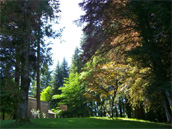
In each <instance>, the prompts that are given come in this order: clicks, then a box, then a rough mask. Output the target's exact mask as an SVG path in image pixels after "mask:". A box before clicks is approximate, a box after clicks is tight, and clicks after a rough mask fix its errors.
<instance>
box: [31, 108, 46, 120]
mask: <svg viewBox="0 0 172 129" xmlns="http://www.w3.org/2000/svg"><path fill="white" fill-rule="evenodd" d="M31 113H32V116H33V118H35V119H36V118H38V119H39V118H46V114H45V113H43V112H40V110H35V109H32V110H31Z"/></svg>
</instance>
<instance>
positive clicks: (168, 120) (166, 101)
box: [161, 93, 172, 122]
mask: <svg viewBox="0 0 172 129" xmlns="http://www.w3.org/2000/svg"><path fill="white" fill-rule="evenodd" d="M161 96H162V100H163V103H164V109H165V114H166V118H167V122H171V121H172V119H171V110H170V107H169V104H168V100H167V98H166V96H165V94H164V93H161Z"/></svg>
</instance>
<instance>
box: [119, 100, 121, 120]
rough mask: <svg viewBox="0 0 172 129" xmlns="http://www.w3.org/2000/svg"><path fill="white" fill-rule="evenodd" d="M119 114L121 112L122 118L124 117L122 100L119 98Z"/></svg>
mask: <svg viewBox="0 0 172 129" xmlns="http://www.w3.org/2000/svg"><path fill="white" fill-rule="evenodd" d="M119 112H120V117H122V102H121V98H119Z"/></svg>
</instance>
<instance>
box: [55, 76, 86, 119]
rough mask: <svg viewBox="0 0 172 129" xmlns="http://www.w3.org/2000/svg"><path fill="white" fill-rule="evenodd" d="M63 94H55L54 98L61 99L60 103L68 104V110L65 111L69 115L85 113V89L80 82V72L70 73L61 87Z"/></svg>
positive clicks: (82, 114)
mask: <svg viewBox="0 0 172 129" xmlns="http://www.w3.org/2000/svg"><path fill="white" fill-rule="evenodd" d="M59 89H60V90H61V92H62V93H61V95H54V96H53V98H54V99H60V102H59V105H67V106H68V111H67V113H65V114H66V115H67V116H69V117H74V116H84V115H85V112H86V111H85V107H86V105H85V104H86V103H85V101H86V100H85V98H84V96H83V92H84V89H83V87H82V85H81V84H80V82H79V74H78V73H70V74H69V78H66V79H65V83H64V85H63V87H60V88H59Z"/></svg>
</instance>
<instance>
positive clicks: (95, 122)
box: [0, 117, 172, 129]
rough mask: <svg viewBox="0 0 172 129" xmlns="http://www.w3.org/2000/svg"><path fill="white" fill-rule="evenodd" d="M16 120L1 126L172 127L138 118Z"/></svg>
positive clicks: (6, 121)
mask: <svg viewBox="0 0 172 129" xmlns="http://www.w3.org/2000/svg"><path fill="white" fill-rule="evenodd" d="M14 122H15V121H14V120H4V121H0V128H13V129H14V128H22V129H23V128H28V129H30V128H32V129H33V128H34V129H37V128H44V129H47V128H54V129H55V128H57V129H64V128H66V129H71V128H73V129H75V128H85V129H86V128H87V129H90V128H94V129H99V128H101V129H103V128H104V129H109V128H111V129H112V128H116V129H127V128H135V129H145V128H146V129H149V128H154V129H164V128H168V129H171V128H172V126H170V125H166V124H163V123H154V122H149V121H144V120H136V119H127V118H118V119H114V120H112V119H110V118H100V117H96V118H60V119H31V123H30V124H29V125H24V126H14Z"/></svg>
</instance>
